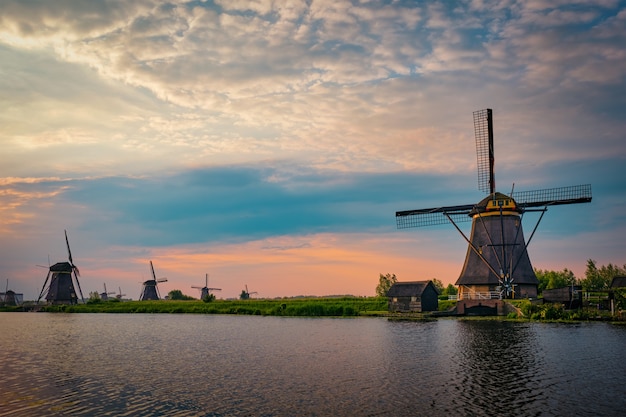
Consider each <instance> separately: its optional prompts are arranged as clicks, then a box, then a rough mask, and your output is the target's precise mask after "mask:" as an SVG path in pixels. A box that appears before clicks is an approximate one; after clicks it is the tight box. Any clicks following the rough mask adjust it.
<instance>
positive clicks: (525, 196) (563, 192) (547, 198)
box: [512, 184, 591, 208]
mask: <svg viewBox="0 0 626 417" xmlns="http://www.w3.org/2000/svg"><path fill="white" fill-rule="evenodd" d="M512 197H513V199H514V200H515V202H516V203H517V205H518V206H520V207H522V208H530V207H542V206H557V205H562V204H578V203H589V202H591V184H583V185H572V186H569V187H559V188H548V189H544V190H534V191H522V192H516V193H513V195H512Z"/></svg>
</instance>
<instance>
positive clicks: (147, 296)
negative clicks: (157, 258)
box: [139, 261, 167, 301]
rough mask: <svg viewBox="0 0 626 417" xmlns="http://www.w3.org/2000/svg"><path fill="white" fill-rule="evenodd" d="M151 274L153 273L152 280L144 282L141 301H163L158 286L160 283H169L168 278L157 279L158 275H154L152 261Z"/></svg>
mask: <svg viewBox="0 0 626 417" xmlns="http://www.w3.org/2000/svg"><path fill="white" fill-rule="evenodd" d="M150 272H152V279H149V280H147V281H144V282H143V288H142V290H141V295H140V296H139V301H144V300H160V299H161V295H160V294H159V286H158V284H159V282H167V278H159V279H157V277H156V274H155V273H154V265H152V261H150Z"/></svg>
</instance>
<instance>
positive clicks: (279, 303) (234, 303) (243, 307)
mask: <svg viewBox="0 0 626 417" xmlns="http://www.w3.org/2000/svg"><path fill="white" fill-rule="evenodd" d="M41 311H47V312H66V313H179V314H245V315H261V316H296V317H297V316H300V317H303V316H304V317H307V316H308V317H333V316H334V317H354V316H375V315H382V314H385V313H386V312H387V300H386V299H384V298H377V297H367V298H364V297H344V298H285V299H271V300H215V301H212V302H209V303H205V302H203V301H199V300H190V301H173V300H160V301H124V302H119V301H106V302H98V303H88V304H79V305H71V306H70V305H56V306H42V308H41Z"/></svg>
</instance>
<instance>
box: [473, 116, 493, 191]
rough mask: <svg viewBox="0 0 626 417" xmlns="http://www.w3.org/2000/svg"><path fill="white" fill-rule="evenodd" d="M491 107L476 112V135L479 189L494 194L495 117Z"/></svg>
mask: <svg viewBox="0 0 626 417" xmlns="http://www.w3.org/2000/svg"><path fill="white" fill-rule="evenodd" d="M492 114H493V112H492V110H491V109H484V110H478V111H475V112H474V136H475V138H476V156H477V160H478V189H479V190H480V191H483V192H485V193H489V194H492V193H494V192H495V191H496V181H495V175H494V172H493V170H494V165H495V156H494V150H493V117H492Z"/></svg>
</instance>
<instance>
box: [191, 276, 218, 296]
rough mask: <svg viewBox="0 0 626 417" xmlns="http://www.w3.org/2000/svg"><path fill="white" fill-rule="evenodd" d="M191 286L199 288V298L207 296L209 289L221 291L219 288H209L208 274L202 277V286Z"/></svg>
mask: <svg viewBox="0 0 626 417" xmlns="http://www.w3.org/2000/svg"><path fill="white" fill-rule="evenodd" d="M191 288H196V289H199V290H200V299H202V300H204V299H205V298H206V297H208V296H209V295H210V294H211V291H222V289H221V288H209V274H206V275H205V278H204V287H194V286H192V287H191Z"/></svg>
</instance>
